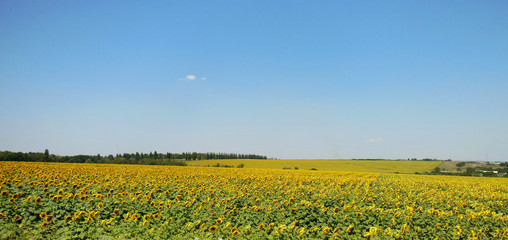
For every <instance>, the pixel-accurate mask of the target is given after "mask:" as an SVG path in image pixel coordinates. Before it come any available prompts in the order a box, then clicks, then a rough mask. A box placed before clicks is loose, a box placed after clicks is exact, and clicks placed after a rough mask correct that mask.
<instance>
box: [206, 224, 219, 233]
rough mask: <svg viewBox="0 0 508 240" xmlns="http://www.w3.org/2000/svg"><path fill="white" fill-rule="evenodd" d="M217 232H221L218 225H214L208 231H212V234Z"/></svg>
mask: <svg viewBox="0 0 508 240" xmlns="http://www.w3.org/2000/svg"><path fill="white" fill-rule="evenodd" d="M217 230H219V227H218V226H216V225H213V226H211V227H210V228H209V229H208V231H210V232H217Z"/></svg>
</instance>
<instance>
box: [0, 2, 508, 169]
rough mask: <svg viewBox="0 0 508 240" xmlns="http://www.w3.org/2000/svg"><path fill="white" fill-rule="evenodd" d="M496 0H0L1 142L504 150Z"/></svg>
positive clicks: (504, 86)
mask: <svg viewBox="0 0 508 240" xmlns="http://www.w3.org/2000/svg"><path fill="white" fill-rule="evenodd" d="M507 56H508V4H507V3H506V1H389V2H387V1H1V2H0V91H1V94H0V116H1V117H0V150H10V151H26V152H28V151H33V152H42V151H44V149H46V148H47V149H49V150H50V152H51V153H55V154H60V155H67V154H97V153H100V154H110V153H112V154H115V153H123V152H150V151H154V150H156V151H158V152H184V151H197V152H235V153H255V154H262V155H267V156H269V157H276V158H309V159H337V158H338V159H348V158H394V159H396V158H413V157H415V158H426V157H429V158H439V159H448V158H451V159H455V160H485V159H486V158H487V155H488V159H489V160H490V161H508V124H507V120H508V94H507V93H508V57H507Z"/></svg>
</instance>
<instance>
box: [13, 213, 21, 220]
mask: <svg viewBox="0 0 508 240" xmlns="http://www.w3.org/2000/svg"><path fill="white" fill-rule="evenodd" d="M19 219H21V216H20V215H16V216H15V217H13V218H12V221H13V222H17V221H18V220H19Z"/></svg>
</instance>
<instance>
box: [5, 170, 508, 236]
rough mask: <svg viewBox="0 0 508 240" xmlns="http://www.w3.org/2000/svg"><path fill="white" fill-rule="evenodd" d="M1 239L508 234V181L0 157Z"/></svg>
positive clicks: (500, 179) (501, 179)
mask: <svg viewBox="0 0 508 240" xmlns="http://www.w3.org/2000/svg"><path fill="white" fill-rule="evenodd" d="M0 195H1V196H0V201H1V204H0V224H1V226H2V227H1V228H0V239H48V238H52V239H125V238H129V239H369V238H370V239H508V179H503V178H468V177H450V176H426V175H410V174H388V173H383V174H381V173H366V172H341V171H309V170H292V171H285V170H276V169H254V168H252V169H250V168H245V169H238V168H202V167H170V166H140V165H104V164H103V165H99V164H69V163H24V162H0Z"/></svg>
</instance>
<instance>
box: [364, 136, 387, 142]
mask: <svg viewBox="0 0 508 240" xmlns="http://www.w3.org/2000/svg"><path fill="white" fill-rule="evenodd" d="M383 141H384V139H383V138H380V137H377V138H371V139H369V140H368V141H367V142H370V143H380V142H383Z"/></svg>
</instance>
